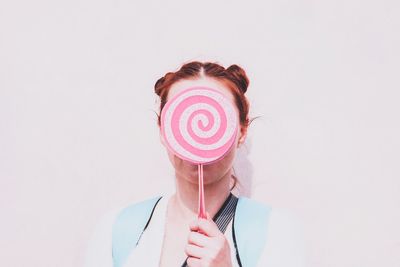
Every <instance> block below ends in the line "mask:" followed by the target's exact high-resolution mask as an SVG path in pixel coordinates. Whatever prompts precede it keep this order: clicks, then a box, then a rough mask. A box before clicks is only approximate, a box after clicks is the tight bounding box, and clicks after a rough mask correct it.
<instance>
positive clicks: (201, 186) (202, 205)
mask: <svg viewBox="0 0 400 267" xmlns="http://www.w3.org/2000/svg"><path fill="white" fill-rule="evenodd" d="M198 167H199V168H198V169H199V215H198V217H199V218H203V219H207V215H206V206H205V202H204V179H203V178H204V177H203V164H199V165H198Z"/></svg>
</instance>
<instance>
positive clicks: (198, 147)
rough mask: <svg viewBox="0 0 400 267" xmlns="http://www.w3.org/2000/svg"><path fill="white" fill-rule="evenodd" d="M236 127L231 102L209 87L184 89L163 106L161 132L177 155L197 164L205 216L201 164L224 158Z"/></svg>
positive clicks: (232, 140)
mask: <svg viewBox="0 0 400 267" xmlns="http://www.w3.org/2000/svg"><path fill="white" fill-rule="evenodd" d="M237 128H238V119H237V114H236V111H235V109H234V107H233V105H232V104H231V102H230V101H229V100H228V99H227V98H226V97H225V96H224V95H223V94H222V93H220V92H219V91H217V90H215V89H212V88H208V87H193V88H189V89H186V90H184V91H182V92H180V93H179V94H177V95H176V96H174V97H173V98H172V99H171V100H169V101H168V102H167V103H166V105H165V106H164V108H163V111H162V113H161V133H162V135H163V136H164V139H165V141H166V145H167V148H168V149H169V150H170V151H172V152H173V153H174V154H175V155H177V156H178V157H180V158H182V159H184V160H187V161H189V162H192V163H194V164H197V165H198V169H199V217H202V218H205V217H206V215H205V207H204V187H203V165H204V164H210V163H212V162H215V161H217V160H219V159H221V158H223V156H224V155H225V154H226V153H227V152H228V151H229V150H230V148H231V147H232V145H233V144H234V142H235V139H236V135H237Z"/></svg>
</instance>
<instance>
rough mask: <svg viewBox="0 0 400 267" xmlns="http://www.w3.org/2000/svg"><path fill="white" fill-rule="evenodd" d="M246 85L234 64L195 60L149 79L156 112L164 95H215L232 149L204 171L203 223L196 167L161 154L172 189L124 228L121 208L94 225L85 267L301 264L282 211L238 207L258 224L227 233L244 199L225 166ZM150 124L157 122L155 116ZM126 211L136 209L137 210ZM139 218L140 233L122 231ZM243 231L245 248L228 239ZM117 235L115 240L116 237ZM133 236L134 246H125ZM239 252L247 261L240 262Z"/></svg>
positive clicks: (239, 138) (244, 108)
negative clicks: (224, 105) (227, 111)
mask: <svg viewBox="0 0 400 267" xmlns="http://www.w3.org/2000/svg"><path fill="white" fill-rule="evenodd" d="M248 85H249V80H248V78H247V76H246V73H245V71H244V70H243V69H242V68H240V67H239V66H237V65H232V66H230V67H229V68H227V69H225V68H224V67H222V66H220V65H218V64H215V63H202V62H190V63H187V64H184V65H183V66H182V67H181V68H180V69H179V70H178V71H176V72H169V73H167V74H166V75H165V76H164V77H162V78H160V79H159V80H158V81H157V82H156V84H155V93H156V94H157V95H158V96H159V97H160V100H161V101H160V113H161V112H162V110H163V108H164V107H165V105H166V103H167V102H168V101H169V100H170V99H171V98H173V97H174V96H176V95H178V94H180V93H181V92H182V91H184V90H186V89H187V88H193V87H199V86H201V87H207V88H213V89H215V90H218V91H219V92H220V93H221V94H223V96H225V97H226V99H228V100H229V101H230V102H231V103H232V105H233V106H234V107H235V111H236V113H237V117H238V121H239V124H238V126H237V127H238V129H237V132H238V134H237V135H236V139H235V141H234V145H232V146H231V148H230V150H229V151H228V152H227V153H226V154H225V155H224V156H223V158H222V159H220V160H218V161H216V162H214V163H212V164H208V165H205V166H204V171H203V172H204V196H205V207H206V209H207V218H206V219H202V218H198V216H197V214H198V205H199V204H198V202H199V197H198V192H199V191H198V190H199V185H198V166H197V165H196V164H193V163H190V162H189V161H186V160H183V159H181V158H180V157H178V156H176V155H175V154H174V153H172V152H171V150H169V149H167V152H168V156H169V160H170V162H171V164H172V165H173V167H174V169H175V182H176V192H175V193H174V194H172V195H168V196H163V197H161V198H158V199H156V201H153V202H152V204H150V205H148V208H147V210H148V211H146V212H143V209H142V211H140V213H132V212H131V211H129V212H131V214H136V215H134V216H133V219H131V220H132V221H131V222H130V223H125V222H121V220H123V219H121V217H123V216H125V215H121V214H128V211H127V210H128V209H125V213H124V209H120V210H117V211H115V212H113V213H111V214H109V215H108V216H106V217H105V218H104V219H103V220H102V222H101V223H100V224H99V225H98V228H97V230H96V231H95V233H94V236H93V238H92V241H91V244H90V246H89V250H88V254H87V258H86V266H87V267H94V266H96V267H102V266H104V267H106V266H107V267H111V266H116V265H118V266H124V267H130V266H146V267H152V266H166V267H173V266H193V267H197V266H210V267H211V266H215V267H231V266H245V267H247V266H302V259H301V256H302V254H301V252H300V251H301V249H300V247H299V246H298V244H296V242H295V234H296V230H295V229H294V228H293V226H292V225H293V224H292V222H291V220H290V219H289V218H288V217H287V216H286V215H284V213H282V212H279V211H275V210H273V209H269V208H266V207H265V206H263V205H261V204H259V203H258V204H254V205H253V206H252V207H253V209H255V212H253V213H249V212H248V209H249V208H248V207H247V206H246V208H242V209H243V210H244V212H245V213H246V212H247V215H246V216H247V217H250V218H246V220H247V221H250V222H251V221H257V220H258V221H259V222H262V226H261V227H260V226H259V225H260V224H254V225H258V226H253V227H248V229H247V230H241V229H242V228H240V229H239V230H238V229H234V227H235V222H234V220H235V218H236V217H238V216H239V215H237V214H236V215H235V212H238V211H237V209H238V208H237V207H238V206H239V205H238V203H242V202H240V201H239V199H240V200H241V199H243V200H244V198H239V199H238V198H237V197H236V196H235V195H233V194H232V193H231V190H232V189H233V188H234V187H235V185H236V182H237V178H236V177H235V176H234V174H233V169H232V167H233V161H234V159H235V156H236V152H237V149H238V147H240V146H241V145H242V144H243V143H244V141H245V139H246V133H247V129H248V127H249V122H250V120H249V117H248V113H249V103H248V100H247V98H246V97H245V93H246V91H247V87H248ZM158 124H159V126H160V125H161V117H160V116H159V120H158ZM160 139H161V142H162V143H163V144H164V146H166V140H165V138H164V136H163V135H161V134H160ZM146 203H149V202H146ZM243 203H244V202H243ZM146 205H147V204H146ZM242 206H243V205H242ZM132 207H134V209H136V210H137V209H138V208H137V205H136V206H132ZM258 207H259V212H258V210H257V209H258ZM149 211H150V213H149ZM263 212H264V213H265V214H267V213H268V216H265V218H264V219H258V217H257V216H258V215H257V214H258V213H260V214H261V213H263ZM242 213H243V212H242ZM138 214H140V215H138ZM249 214H250V215H249ZM130 216H131V217H132V215H130ZM135 216H136V217H135ZM221 216H224V219H223V221H224V222H221V220H218V218H221ZM240 216H245V215H240ZM240 216H239V217H240ZM253 216H254V218H253ZM125 217H126V216H125ZM139 217H140V218H139ZM118 220H120V221H119V222H118ZM139 220H141V221H143V222H146V224H145V226H144V227H142V226H143V225H142V226H138V227H137V228H138V230H137V231H136V232H137V233H139V232H140V235H139V234H137V233H136V234H132V235H129V234H128V233H127V231H130V229H131V228H132V227H131V225H132V224H133V222H134V221H135V222H137V221H139ZM237 220H238V221H239V220H240V218H237ZM216 222H217V223H216ZM116 225H117V226H116ZM119 225H123V226H119ZM126 225H129V227H126ZM123 227H125V228H123ZM116 228H117V229H116ZM121 229H122V230H121ZM138 231H139V232H138ZM251 231H253V232H255V233H256V234H255V235H254V234H253V236H251V237H250V239H253V240H250V241H247V243H246V244H245V245H244V243H243V242H242V241H241V240H236V236H238V235H239V236H240V235H241V236H246V235H250V232H251ZM257 232H260V233H265V236H266V237H265V240H263V241H262V242H259V239H260V237H258V236H257ZM118 234H119V236H120V237H116V236H117V235H118ZM235 234H236V236H235ZM260 235H264V234H260ZM127 236H131V238H127ZM133 237H134V238H133ZM263 238H264V237H263ZM129 239H131V240H129ZM133 239H135V241H137V242H132V240H133ZM119 240H123V241H119ZM264 241H265V242H264ZM121 242H128V243H129V242H130V243H131V244H130V245H129V246H128V248H127V247H126V246H125V247H124V245H120V244H119V243H121ZM241 242H242V243H241ZM257 242H258V243H260V244H262V245H260V247H262V249H261V250H260V253H258V254H257V255H255V254H254V253H253V254H252V250H251V246H252V243H254V244H255V243H257ZM128 243H127V244H128ZM133 243H135V244H133ZM238 243H239V244H238ZM249 247H250V249H249ZM244 250H250V253H247V254H246V255H247V256H246V255H245V252H244ZM243 255H245V256H246V257H247V258H250V259H245V258H244V256H243Z"/></svg>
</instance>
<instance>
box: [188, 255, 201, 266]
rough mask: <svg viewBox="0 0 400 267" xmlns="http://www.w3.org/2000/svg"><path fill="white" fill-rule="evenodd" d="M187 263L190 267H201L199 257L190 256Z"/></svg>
mask: <svg viewBox="0 0 400 267" xmlns="http://www.w3.org/2000/svg"><path fill="white" fill-rule="evenodd" d="M186 263H187V265H188V266H189V267H201V260H200V259H198V258H193V257H189V258H187V260H186Z"/></svg>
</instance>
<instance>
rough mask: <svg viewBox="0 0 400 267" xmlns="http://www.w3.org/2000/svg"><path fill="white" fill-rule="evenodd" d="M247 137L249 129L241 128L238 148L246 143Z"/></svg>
mask: <svg viewBox="0 0 400 267" xmlns="http://www.w3.org/2000/svg"><path fill="white" fill-rule="evenodd" d="M246 137H247V128H246V127H243V126H241V127H240V136H239V141H238V147H239V146H241V145H242V144H243V143H244V141H246Z"/></svg>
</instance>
